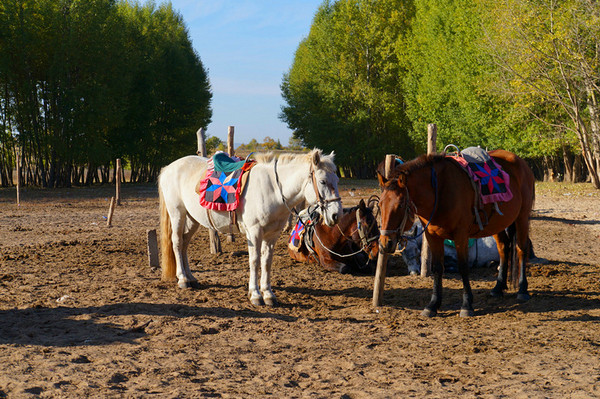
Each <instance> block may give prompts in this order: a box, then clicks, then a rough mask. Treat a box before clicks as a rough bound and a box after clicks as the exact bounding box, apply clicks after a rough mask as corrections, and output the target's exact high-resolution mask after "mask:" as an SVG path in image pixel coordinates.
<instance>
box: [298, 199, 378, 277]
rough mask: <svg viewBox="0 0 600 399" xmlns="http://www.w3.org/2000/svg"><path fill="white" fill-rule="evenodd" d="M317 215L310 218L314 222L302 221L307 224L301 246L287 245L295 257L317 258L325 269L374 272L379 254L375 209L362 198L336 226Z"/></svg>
mask: <svg viewBox="0 0 600 399" xmlns="http://www.w3.org/2000/svg"><path fill="white" fill-rule="evenodd" d="M315 216H316V217H310V220H311V222H308V221H299V223H304V224H305V226H304V228H305V231H304V234H303V236H302V239H301V243H300V245H299V247H298V248H296V247H294V248H291V247H288V252H289V254H290V256H291V257H292V259H295V260H297V261H299V262H308V261H316V262H318V263H320V264H321V266H323V267H324V268H325V269H326V270H329V271H339V272H340V273H372V270H373V266H374V265H373V262H376V259H377V254H378V253H379V242H378V239H379V229H378V227H377V220H376V218H375V216H374V214H373V209H372V208H371V207H367V205H366V204H365V201H364V200H361V201H360V203H359V205H358V206H355V207H352V208H349V209H344V210H343V215H342V217H341V218H340V220H339V222H338V224H336V225H335V226H333V227H329V226H327V225H325V224H323V222H322V221H320V219H319V217H318V215H315ZM315 219H316V220H318V221H317V222H314V221H313V220H315ZM295 231H296V230H295Z"/></svg>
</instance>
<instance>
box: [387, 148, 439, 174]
mask: <svg viewBox="0 0 600 399" xmlns="http://www.w3.org/2000/svg"><path fill="white" fill-rule="evenodd" d="M444 159H446V153H440V154H423V155H420V156H418V157H416V158H415V159H413V160H410V161H408V162H405V163H403V164H402V165H399V166H396V169H395V170H394V173H395V174H396V175H400V174H406V175H409V174H411V173H412V172H414V171H415V170H419V169H421V168H424V167H426V166H429V165H431V164H434V163H437V162H440V161H442V160H444Z"/></svg>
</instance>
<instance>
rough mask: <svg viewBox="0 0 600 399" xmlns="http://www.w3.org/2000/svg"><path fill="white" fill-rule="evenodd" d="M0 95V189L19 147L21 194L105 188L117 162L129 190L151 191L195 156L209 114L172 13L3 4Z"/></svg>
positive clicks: (205, 92)
mask: <svg viewBox="0 0 600 399" xmlns="http://www.w3.org/2000/svg"><path fill="white" fill-rule="evenodd" d="M0 88H1V90H2V91H1V94H0V124H1V126H2V127H1V129H2V130H1V131H0V184H2V185H6V184H10V183H11V181H10V178H9V177H8V176H7V175H9V174H10V171H12V168H13V165H14V149H15V147H16V146H17V145H18V146H19V147H20V148H21V150H22V154H23V155H22V160H23V161H24V169H25V172H24V177H25V178H26V179H25V182H26V183H28V184H37V185H41V186H44V187H57V186H69V185H70V184H71V183H72V182H75V183H84V182H85V183H91V182H93V181H108V179H109V174H108V170H109V169H110V167H111V164H112V163H113V162H114V159H115V158H125V159H126V160H127V161H129V163H130V165H131V167H132V180H135V181H140V180H146V181H147V180H153V179H154V178H156V176H157V174H158V172H159V170H160V167H161V166H162V165H164V164H166V163H168V162H170V161H171V160H173V159H175V158H177V157H179V156H181V155H183V154H186V153H189V152H190V150H189V149H190V148H195V134H194V132H195V131H196V130H197V128H198V127H199V126H204V127H206V126H207V125H208V123H209V122H210V117H211V112H212V111H211V109H210V101H211V97H212V95H211V92H210V85H209V82H208V76H207V72H206V70H205V69H204V67H203V65H202V63H201V61H200V58H199V56H198V55H197V54H196V53H195V51H194V50H193V48H192V45H191V42H190V40H189V35H188V32H187V29H186V27H185V24H184V22H183V19H182V17H181V16H180V15H179V14H177V13H176V12H174V11H173V9H172V6H171V5H170V4H166V5H161V6H158V7H157V6H155V5H154V4H153V3H148V4H147V5H144V6H141V5H139V4H137V3H130V2H127V1H116V0H94V1H84V0H6V1H2V2H0ZM99 169H100V173H101V176H98V170H99ZM113 178H114V177H113Z"/></svg>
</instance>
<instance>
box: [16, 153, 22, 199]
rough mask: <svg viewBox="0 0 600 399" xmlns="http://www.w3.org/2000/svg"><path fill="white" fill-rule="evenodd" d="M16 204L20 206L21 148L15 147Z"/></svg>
mask: <svg viewBox="0 0 600 399" xmlns="http://www.w3.org/2000/svg"><path fill="white" fill-rule="evenodd" d="M16 156H17V160H16V161H17V206H21V150H19V148H18V147H17V153H16Z"/></svg>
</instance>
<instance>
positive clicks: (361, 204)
mask: <svg viewBox="0 0 600 399" xmlns="http://www.w3.org/2000/svg"><path fill="white" fill-rule="evenodd" d="M358 207H359V208H360V210H362V211H364V210H365V209H366V208H367V205H366V204H365V200H364V199H361V200H360V202H359V203H358Z"/></svg>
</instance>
